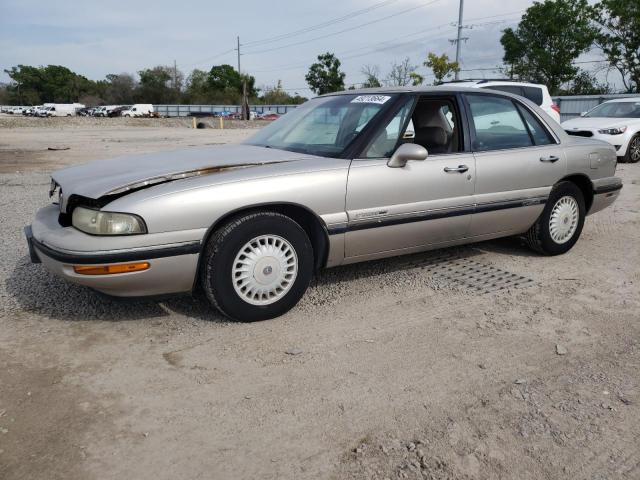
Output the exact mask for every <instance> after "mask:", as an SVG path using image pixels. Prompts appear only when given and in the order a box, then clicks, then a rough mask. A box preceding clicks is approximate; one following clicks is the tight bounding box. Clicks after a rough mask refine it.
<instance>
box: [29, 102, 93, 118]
mask: <svg viewBox="0 0 640 480" xmlns="http://www.w3.org/2000/svg"><path fill="white" fill-rule="evenodd" d="M80 108H84V105H83V104H81V103H50V104H46V103H45V105H44V108H43V109H42V110H40V114H39V116H41V117H74V116H75V115H76V110H78V109H80Z"/></svg>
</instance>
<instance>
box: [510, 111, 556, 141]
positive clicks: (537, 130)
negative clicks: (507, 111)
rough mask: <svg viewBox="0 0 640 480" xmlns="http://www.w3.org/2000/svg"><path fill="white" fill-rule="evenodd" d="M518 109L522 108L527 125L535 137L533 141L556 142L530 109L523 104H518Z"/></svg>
mask: <svg viewBox="0 0 640 480" xmlns="http://www.w3.org/2000/svg"><path fill="white" fill-rule="evenodd" d="M518 110H520V113H521V114H522V117H523V118H524V121H525V122H526V124H527V127H529V131H530V132H531V136H532V137H533V141H534V143H535V144H536V145H551V144H552V143H555V141H554V139H553V137H552V136H551V134H550V133H549V132H548V130H547V129H546V128H544V126H543V125H542V124H541V123H540V121H539V120H538V119H537V118H536V117H534V116H533V114H532V113H531V112H530V111H529V110H527V109H526V108H524V107H523V106H522V105H518Z"/></svg>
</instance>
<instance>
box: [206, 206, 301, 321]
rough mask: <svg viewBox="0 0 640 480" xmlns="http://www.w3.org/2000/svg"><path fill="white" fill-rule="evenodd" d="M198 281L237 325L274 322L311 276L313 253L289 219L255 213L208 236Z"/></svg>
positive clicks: (299, 294)
mask: <svg viewBox="0 0 640 480" xmlns="http://www.w3.org/2000/svg"><path fill="white" fill-rule="evenodd" d="M203 255H204V257H203V259H202V266H201V269H200V281H201V284H202V287H203V289H204V291H205V293H206V295H207V298H208V299H209V301H210V302H211V304H212V305H213V306H215V307H216V308H217V309H218V310H219V311H220V312H222V313H223V314H224V315H226V316H228V317H230V318H232V319H234V320H238V321H242V322H253V321H258V320H267V319H270V318H274V317H278V316H280V315H283V314H284V313H286V312H288V311H289V310H290V309H291V308H293V307H294V306H295V305H296V304H297V303H298V301H299V300H300V298H302V295H304V292H305V291H306V290H307V287H308V286H309V282H310V281H311V277H312V275H313V248H312V246H311V242H310V241H309V238H308V236H307V234H306V232H305V231H304V230H303V229H302V227H300V225H298V224H297V223H296V222H295V221H293V220H292V219H291V218H289V217H287V216H285V215H281V214H279V213H275V212H266V211H265V212H255V213H250V214H246V215H243V216H240V217H238V218H236V219H234V220H231V221H230V222H228V223H227V224H225V225H223V226H222V227H221V228H219V229H218V230H217V231H216V232H214V234H213V235H212V236H211V238H210V239H209V241H208V242H207V244H206V246H205V250H204V252H203Z"/></svg>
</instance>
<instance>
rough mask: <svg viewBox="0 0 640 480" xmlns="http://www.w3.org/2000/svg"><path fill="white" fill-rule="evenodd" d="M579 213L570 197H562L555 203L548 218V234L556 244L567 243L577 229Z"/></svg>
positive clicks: (576, 204) (575, 203) (574, 200)
mask: <svg viewBox="0 0 640 480" xmlns="http://www.w3.org/2000/svg"><path fill="white" fill-rule="evenodd" d="M579 217H580V211H579V209H578V202H576V199H575V198H573V197H570V196H566V197H562V198H561V199H560V200H558V201H557V202H556V204H555V205H554V206H553V209H552V210H551V216H550V217H549V233H550V234H551V238H552V239H553V241H554V242H556V243H558V244H562V243H566V242H568V241H569V240H570V239H571V237H573V234H574V233H575V232H576V229H577V228H578V218H579Z"/></svg>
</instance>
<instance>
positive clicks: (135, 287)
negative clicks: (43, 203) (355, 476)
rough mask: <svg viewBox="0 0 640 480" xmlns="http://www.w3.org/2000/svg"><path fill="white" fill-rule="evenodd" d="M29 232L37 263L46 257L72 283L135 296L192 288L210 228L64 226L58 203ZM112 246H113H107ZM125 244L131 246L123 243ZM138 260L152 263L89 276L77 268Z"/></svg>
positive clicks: (38, 217)
mask: <svg viewBox="0 0 640 480" xmlns="http://www.w3.org/2000/svg"><path fill="white" fill-rule="evenodd" d="M25 235H26V237H27V243H28V246H29V255H30V257H31V261H32V262H34V263H40V262H41V263H42V264H43V265H44V266H45V268H47V270H49V271H50V272H52V273H54V274H56V275H58V276H60V277H62V278H64V279H65V280H67V281H69V282H72V283H77V284H80V285H85V286H87V287H91V288H93V289H95V290H98V291H101V292H104V293H106V294H109V295H114V296H121V297H135V296H146V295H162V294H168V293H178V292H187V291H190V290H191V289H192V288H193V285H194V280H195V278H196V272H197V269H198V258H199V254H200V249H201V239H202V237H203V236H204V229H203V230H202V231H201V230H193V231H188V232H165V233H161V234H148V235H135V236H128V237H117V238H115V237H113V238H108V237H98V236H92V235H87V234H85V233H82V232H80V231H78V230H76V229H74V228H73V227H62V226H61V225H60V224H59V223H58V209H57V208H55V206H54V205H52V206H50V207H45V208H43V209H41V210H40V211H38V213H37V214H36V218H35V220H34V222H33V224H32V225H30V226H29V227H26V228H25ZM129 237H135V238H129ZM171 240H173V241H171ZM62 245H64V247H63V246H62ZM109 245H110V246H111V247H112V248H109V249H106V248H105V247H106V246H109ZM123 245H126V247H125V248H119V247H122V246H123ZM65 247H66V248H65ZM69 247H71V248H69ZM113 247H115V248H113ZM134 261H145V262H148V263H149V265H150V266H149V268H148V269H147V270H143V271H137V272H126V273H118V274H110V275H83V274H78V273H76V272H75V271H74V268H73V267H74V265H83V266H85V265H92V266H104V265H116V264H125V263H128V262H134Z"/></svg>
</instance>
